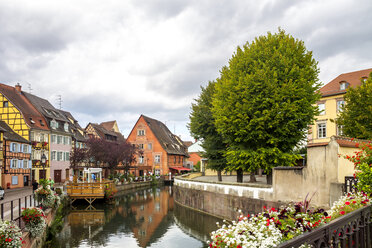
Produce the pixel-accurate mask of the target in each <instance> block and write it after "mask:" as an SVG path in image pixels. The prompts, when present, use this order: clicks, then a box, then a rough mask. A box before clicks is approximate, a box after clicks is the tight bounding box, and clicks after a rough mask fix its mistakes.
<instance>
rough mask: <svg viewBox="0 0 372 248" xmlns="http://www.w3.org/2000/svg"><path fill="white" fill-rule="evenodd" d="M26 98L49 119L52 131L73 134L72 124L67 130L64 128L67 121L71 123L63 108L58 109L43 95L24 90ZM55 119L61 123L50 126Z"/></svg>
mask: <svg viewBox="0 0 372 248" xmlns="http://www.w3.org/2000/svg"><path fill="white" fill-rule="evenodd" d="M24 95H25V96H26V98H27V99H28V100H29V101H30V102H31V103H32V104H33V105H34V107H35V108H36V109H37V110H38V111H39V112H40V113H41V114H42V115H43V116H44V117H45V119H46V120H47V121H48V125H49V128H50V130H51V131H52V132H60V133H64V134H68V135H71V125H68V129H67V131H66V130H65V128H64V125H65V123H70V121H69V120H68V119H67V118H66V116H65V115H64V114H63V113H62V112H61V110H59V109H56V108H55V107H54V106H53V105H52V104H51V103H50V102H49V101H48V100H46V99H43V98H41V97H38V96H35V95H32V94H30V93H26V92H24ZM51 120H55V121H57V122H58V123H59V125H58V127H57V128H55V129H54V128H52V127H51V126H50V121H51Z"/></svg>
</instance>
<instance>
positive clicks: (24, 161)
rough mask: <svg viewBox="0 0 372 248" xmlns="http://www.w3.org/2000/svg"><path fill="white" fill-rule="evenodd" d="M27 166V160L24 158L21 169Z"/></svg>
mask: <svg viewBox="0 0 372 248" xmlns="http://www.w3.org/2000/svg"><path fill="white" fill-rule="evenodd" d="M27 168H28V160H27V159H25V160H23V169H27Z"/></svg>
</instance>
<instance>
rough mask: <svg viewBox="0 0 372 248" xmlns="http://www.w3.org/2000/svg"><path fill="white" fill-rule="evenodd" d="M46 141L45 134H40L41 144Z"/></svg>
mask: <svg viewBox="0 0 372 248" xmlns="http://www.w3.org/2000/svg"><path fill="white" fill-rule="evenodd" d="M44 141H45V140H44V134H43V133H41V134H40V142H44Z"/></svg>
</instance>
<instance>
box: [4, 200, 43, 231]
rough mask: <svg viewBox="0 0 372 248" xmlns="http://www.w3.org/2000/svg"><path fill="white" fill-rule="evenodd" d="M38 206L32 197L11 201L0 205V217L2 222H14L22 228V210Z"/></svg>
mask: <svg viewBox="0 0 372 248" xmlns="http://www.w3.org/2000/svg"><path fill="white" fill-rule="evenodd" d="M35 206H40V203H39V202H38V201H37V200H36V199H35V197H34V195H33V194H31V195H28V196H24V197H20V198H17V199H14V200H11V201H7V202H2V203H0V217H1V219H2V220H10V221H14V222H15V223H17V224H18V226H19V228H21V229H23V228H24V222H23V220H22V218H21V213H22V209H23V208H28V207H35Z"/></svg>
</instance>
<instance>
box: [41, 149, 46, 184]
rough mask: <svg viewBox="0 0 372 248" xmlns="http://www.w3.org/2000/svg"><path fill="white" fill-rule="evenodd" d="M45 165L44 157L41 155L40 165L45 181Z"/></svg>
mask: <svg viewBox="0 0 372 248" xmlns="http://www.w3.org/2000/svg"><path fill="white" fill-rule="evenodd" d="M45 164H46V156H45V154H44V153H43V155H41V165H42V166H43V172H44V178H43V179H46V171H45Z"/></svg>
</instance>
